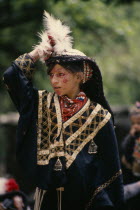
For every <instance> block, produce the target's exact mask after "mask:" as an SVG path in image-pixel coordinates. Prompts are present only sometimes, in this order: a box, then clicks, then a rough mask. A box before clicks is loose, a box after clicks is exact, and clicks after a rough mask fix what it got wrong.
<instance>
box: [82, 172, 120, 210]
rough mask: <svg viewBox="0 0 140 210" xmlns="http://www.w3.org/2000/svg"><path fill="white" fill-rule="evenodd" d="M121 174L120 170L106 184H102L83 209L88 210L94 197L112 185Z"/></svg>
mask: <svg viewBox="0 0 140 210" xmlns="http://www.w3.org/2000/svg"><path fill="white" fill-rule="evenodd" d="M121 174H122V170H121V169H120V170H119V171H118V172H117V173H116V174H115V175H114V176H112V177H111V178H110V179H109V180H108V181H107V182H105V183H104V184H102V185H101V186H99V187H98V188H97V189H96V190H95V191H94V193H93V195H92V198H91V199H90V201H89V203H88V205H87V207H86V208H85V210H88V209H89V208H90V206H91V204H92V202H93V199H94V198H95V196H96V195H97V194H98V193H99V192H100V191H101V190H103V189H104V188H106V187H108V186H109V185H110V184H111V183H113V182H114V181H115V179H116V178H117V177H118V176H120V175H121Z"/></svg>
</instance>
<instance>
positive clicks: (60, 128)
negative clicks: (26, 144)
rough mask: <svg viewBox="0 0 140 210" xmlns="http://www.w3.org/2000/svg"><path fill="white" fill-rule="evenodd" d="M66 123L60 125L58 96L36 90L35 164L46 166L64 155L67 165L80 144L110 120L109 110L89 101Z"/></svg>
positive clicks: (84, 143) (82, 144) (76, 152)
mask: <svg viewBox="0 0 140 210" xmlns="http://www.w3.org/2000/svg"><path fill="white" fill-rule="evenodd" d="M89 102H90V100H89V101H88V102H87V103H86V105H85V106H84V107H83V108H82V109H81V110H80V113H77V114H76V115H74V116H73V117H72V118H70V119H69V120H68V121H69V122H68V123H66V124H65V123H64V124H62V116H61V110H60V104H59V100H58V96H57V95H56V94H52V93H51V94H49V93H48V92H47V91H42V92H39V107H38V152H37V155H38V157H37V164H39V165H46V164H48V163H49V160H50V159H51V158H54V157H60V156H65V157H66V167H67V168H68V167H70V165H71V164H72V162H73V161H74V160H75V158H76V157H77V155H78V154H79V152H80V151H81V150H82V149H83V147H84V146H85V145H86V144H87V143H88V142H89V141H90V140H91V139H93V137H94V136H95V135H96V134H97V132H98V131H99V130H100V129H101V128H102V127H103V126H104V125H105V123H107V121H108V120H109V119H110V116H111V115H110V113H109V112H108V111H107V110H105V109H103V108H102V107H101V105H99V104H96V103H93V102H90V104H89Z"/></svg>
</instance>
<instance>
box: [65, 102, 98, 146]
mask: <svg viewBox="0 0 140 210" xmlns="http://www.w3.org/2000/svg"><path fill="white" fill-rule="evenodd" d="M100 108H101V105H99V104H97V106H96V107H95V108H94V109H93V111H92V112H91V114H90V116H89V117H88V118H87V120H86V121H85V123H84V124H83V125H82V123H81V126H80V128H79V129H78V130H77V131H76V132H75V133H73V134H72V135H71V136H70V137H69V138H68V139H67V140H66V143H65V144H66V145H68V144H70V143H71V142H72V141H73V140H74V139H76V137H77V136H78V135H79V134H80V133H81V132H83V130H84V129H85V128H86V127H87V126H88V125H89V124H90V123H91V121H92V119H93V118H94V117H95V115H96V114H97V112H98V111H99V110H100ZM69 120H70V119H69ZM69 122H70V123H71V121H69ZM64 128H65V127H64Z"/></svg>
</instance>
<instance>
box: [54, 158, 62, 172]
mask: <svg viewBox="0 0 140 210" xmlns="http://www.w3.org/2000/svg"><path fill="white" fill-rule="evenodd" d="M54 170H55V171H61V170H62V163H61V160H60V159H59V157H58V158H57V161H56V163H55V165H54Z"/></svg>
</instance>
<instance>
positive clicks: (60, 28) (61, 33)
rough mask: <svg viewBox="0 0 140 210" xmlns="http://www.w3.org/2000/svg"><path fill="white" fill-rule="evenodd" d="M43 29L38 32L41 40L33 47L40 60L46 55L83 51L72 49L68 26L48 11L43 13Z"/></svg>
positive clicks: (70, 53) (76, 53) (74, 53)
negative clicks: (36, 50)
mask: <svg viewBox="0 0 140 210" xmlns="http://www.w3.org/2000/svg"><path fill="white" fill-rule="evenodd" d="M43 16H44V17H43V25H44V30H43V31H42V32H41V33H38V35H39V37H40V39H41V41H40V42H39V44H38V45H36V46H35V47H34V49H36V48H37V49H38V53H39V57H40V60H41V61H42V62H44V61H45V60H46V58H47V57H48V55H50V54H52V53H53V55H55V56H56V55H81V56H85V54H84V53H82V52H80V51H79V50H76V49H72V41H73V38H72V37H71V36H70V33H71V31H70V28H69V27H68V26H66V25H64V24H63V23H62V22H61V21H60V20H59V19H55V18H54V17H53V16H52V15H50V14H49V13H48V12H46V11H44V15H43Z"/></svg>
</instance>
